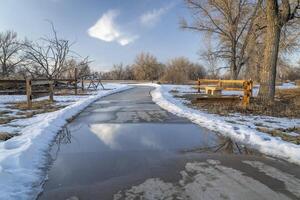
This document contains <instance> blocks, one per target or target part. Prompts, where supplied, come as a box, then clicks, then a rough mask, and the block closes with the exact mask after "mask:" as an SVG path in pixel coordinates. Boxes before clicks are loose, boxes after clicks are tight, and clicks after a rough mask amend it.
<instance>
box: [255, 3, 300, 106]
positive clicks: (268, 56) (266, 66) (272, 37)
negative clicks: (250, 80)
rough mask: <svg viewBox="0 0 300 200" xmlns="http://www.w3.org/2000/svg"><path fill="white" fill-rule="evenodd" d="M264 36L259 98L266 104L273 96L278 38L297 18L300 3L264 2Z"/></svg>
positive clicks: (271, 100)
mask: <svg viewBox="0 0 300 200" xmlns="http://www.w3.org/2000/svg"><path fill="white" fill-rule="evenodd" d="M265 10H266V23H267V27H266V35H265V49H264V61H263V66H262V69H261V78H260V84H261V86H260V90H259V98H260V99H261V100H262V101H263V102H264V103H266V104H268V103H271V102H273V100H274V96H275V81H276V67H277V60H278V52H279V45H280V38H281V33H282V29H283V27H284V26H285V25H286V24H287V23H288V22H289V21H291V20H293V19H295V18H299V15H297V12H298V10H300V1H299V0H297V2H292V3H291V2H290V1H289V0H281V1H278V0H266V8H265Z"/></svg>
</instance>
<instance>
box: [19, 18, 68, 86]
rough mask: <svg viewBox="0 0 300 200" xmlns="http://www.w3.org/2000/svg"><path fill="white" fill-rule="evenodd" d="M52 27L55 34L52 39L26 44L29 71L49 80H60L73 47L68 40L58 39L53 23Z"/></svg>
mask: <svg viewBox="0 0 300 200" xmlns="http://www.w3.org/2000/svg"><path fill="white" fill-rule="evenodd" d="M51 27H52V34H53V35H52V36H51V37H47V38H42V39H41V40H40V43H38V42H35V43H34V42H25V44H24V46H25V50H24V51H25V59H26V61H27V63H26V64H27V65H26V67H27V69H28V71H30V72H31V73H32V74H34V75H37V76H44V77H46V78H48V79H49V80H52V79H54V78H58V77H59V76H60V74H62V73H63V72H64V71H65V70H67V67H66V61H67V59H68V56H69V54H70V47H71V44H70V42H69V41H68V40H66V39H61V38H58V36H57V33H56V30H55V28H54V26H53V24H52V23H51Z"/></svg>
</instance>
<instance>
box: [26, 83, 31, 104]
mask: <svg viewBox="0 0 300 200" xmlns="http://www.w3.org/2000/svg"><path fill="white" fill-rule="evenodd" d="M26 96H27V107H28V109H31V108H32V88H31V80H30V79H26Z"/></svg>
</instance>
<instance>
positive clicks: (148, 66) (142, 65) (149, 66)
mask: <svg viewBox="0 0 300 200" xmlns="http://www.w3.org/2000/svg"><path fill="white" fill-rule="evenodd" d="M132 67H133V72H134V76H135V78H136V79H137V80H151V81H153V80H158V79H159V78H160V77H161V75H162V73H163V70H164V66H163V65H162V64H161V63H159V62H158V61H157V59H156V58H155V57H154V56H152V55H151V54H149V53H141V54H139V55H137V57H136V59H135V63H134V64H133V66H132Z"/></svg>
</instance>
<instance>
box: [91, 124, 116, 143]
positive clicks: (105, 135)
mask: <svg viewBox="0 0 300 200" xmlns="http://www.w3.org/2000/svg"><path fill="white" fill-rule="evenodd" d="M119 128H120V125H119V124H109V125H108V124H91V125H90V130H91V132H92V133H94V134H95V135H96V136H97V137H98V138H99V139H100V140H101V141H102V142H103V143H104V144H106V145H107V146H109V147H110V148H111V149H121V145H120V144H119V143H118V142H117V141H116V138H117V137H118V135H120V132H118V131H117V130H118V129H119Z"/></svg>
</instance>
